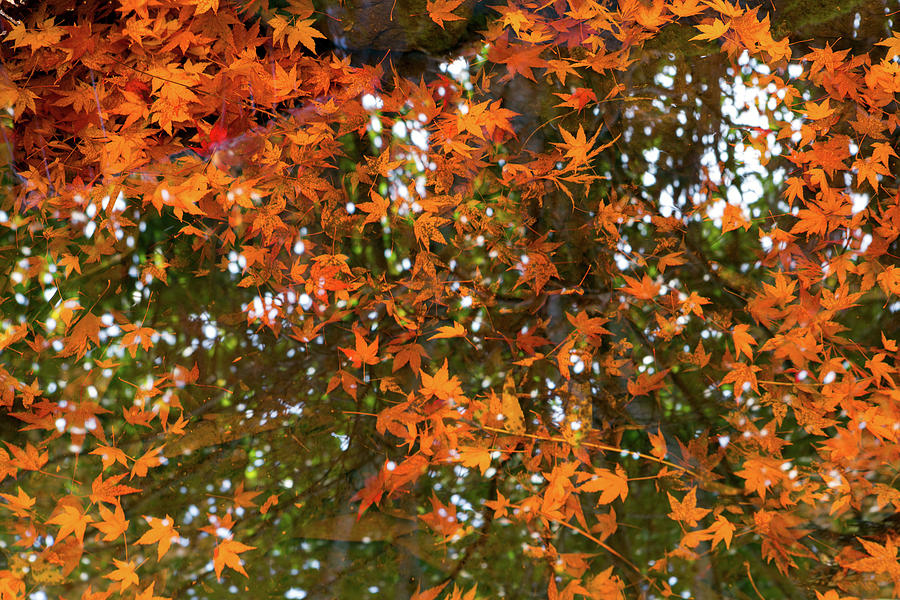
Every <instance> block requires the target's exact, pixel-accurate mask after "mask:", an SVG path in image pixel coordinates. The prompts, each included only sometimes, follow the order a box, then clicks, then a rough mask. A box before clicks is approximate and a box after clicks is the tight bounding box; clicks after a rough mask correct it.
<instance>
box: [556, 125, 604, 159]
mask: <svg viewBox="0 0 900 600" xmlns="http://www.w3.org/2000/svg"><path fill="white" fill-rule="evenodd" d="M559 132H560V133H561V134H562V137H563V140H564V141H562V142H554V143H553V145H554V146H558V147H560V148H563V149H565V151H566V154H565V157H566V158H568V159H569V160H570V163H569V164H570V166H572V167H578V166H580V165H584V164H587V162H588V160H590V159H591V158H593V156H595V155H596V153H597V152H598V151H599V150H594V151H591V150H590V148H591V146H593V145H594V142H595V141H596V140H597V136H598V135H600V131H599V130H598V131H597V132H596V133H595V134H594V137H592V138H591V139H590V140H588V139H587V136H586V134H585V133H584V127H582V126H581V125H578V131H577V132H576V133H575V135H574V136H573V135H572V134H571V133H569V132H568V131H566V129H565V128H564V127H560V128H559Z"/></svg>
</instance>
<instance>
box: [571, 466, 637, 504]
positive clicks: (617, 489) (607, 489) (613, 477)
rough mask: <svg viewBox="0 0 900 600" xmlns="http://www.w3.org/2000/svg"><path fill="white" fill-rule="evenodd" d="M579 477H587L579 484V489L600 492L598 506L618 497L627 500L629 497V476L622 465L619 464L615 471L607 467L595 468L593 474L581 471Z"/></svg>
mask: <svg viewBox="0 0 900 600" xmlns="http://www.w3.org/2000/svg"><path fill="white" fill-rule="evenodd" d="M578 478H579V479H584V478H587V481H585V482H584V483H582V484H581V486H579V488H578V489H579V491H582V492H600V497H599V498H597V506H599V505H601V504H609V503H611V502H612V501H613V500H615V499H616V498H621V499H622V500H625V498H627V497H628V477H626V476H625V472H624V470H622V468H621V467H618V466H617V467H616V471H615V473H614V472H612V471H609V470H607V469H594V472H593V474H590V473H581V472H579V473H578Z"/></svg>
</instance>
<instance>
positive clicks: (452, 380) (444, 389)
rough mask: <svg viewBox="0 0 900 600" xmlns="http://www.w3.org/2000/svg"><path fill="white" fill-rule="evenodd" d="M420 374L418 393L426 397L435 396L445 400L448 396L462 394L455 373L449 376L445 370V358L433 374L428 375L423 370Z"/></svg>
mask: <svg viewBox="0 0 900 600" xmlns="http://www.w3.org/2000/svg"><path fill="white" fill-rule="evenodd" d="M421 375H422V387H421V388H420V389H419V393H421V394H422V396H424V397H425V398H426V399H428V398H431V397H432V396H436V397H438V398H439V399H441V400H447V399H448V398H451V397H454V396H461V395H462V389H461V388H460V386H459V379H457V378H456V376H455V375H454V376H453V377H450V374H449V373H448V372H447V361H446V360H444V364H443V365H442V366H441V368H440V369H438V370H437V372H436V373H435V374H434V375H429V374H428V373H425V372H424V371H423V372H422V373H421Z"/></svg>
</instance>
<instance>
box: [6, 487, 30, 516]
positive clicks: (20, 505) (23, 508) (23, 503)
mask: <svg viewBox="0 0 900 600" xmlns="http://www.w3.org/2000/svg"><path fill="white" fill-rule="evenodd" d="M0 498H3V499H4V500H6V501H7V502H9V508H10V509H11V510H12V512H13V514H14V515H16V516H17V517H27V516H28V515H29V512H30V511H31V507H32V506H34V501H35V499H34V498H32V497H31V496H29V495H28V494H26V493H25V492H24V491H23V490H22V488H21V487H19V493H18V495H16V496H13V495H12V494H2V493H0Z"/></svg>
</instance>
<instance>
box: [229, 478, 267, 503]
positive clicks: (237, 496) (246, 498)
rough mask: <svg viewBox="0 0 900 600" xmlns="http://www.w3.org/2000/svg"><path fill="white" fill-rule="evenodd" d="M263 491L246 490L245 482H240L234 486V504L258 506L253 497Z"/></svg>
mask: <svg viewBox="0 0 900 600" xmlns="http://www.w3.org/2000/svg"><path fill="white" fill-rule="evenodd" d="M261 493H262V492H251V491H245V490H244V482H243V481H242V482H240V483H239V484H237V486H236V487H235V488H234V506H235V508H249V507H251V506H256V505H255V504H254V503H253V499H254V498H256V497H257V496H259V495H260V494H261Z"/></svg>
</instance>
